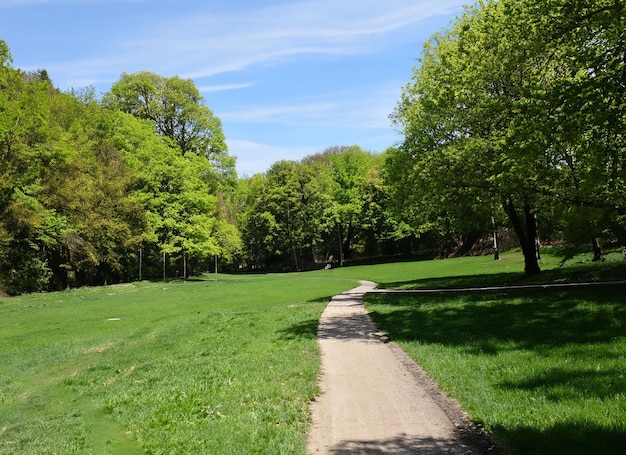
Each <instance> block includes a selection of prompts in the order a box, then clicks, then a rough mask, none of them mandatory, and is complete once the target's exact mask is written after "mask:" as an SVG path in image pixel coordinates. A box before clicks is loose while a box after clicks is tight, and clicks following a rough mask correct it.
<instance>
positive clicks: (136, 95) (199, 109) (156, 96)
mask: <svg viewBox="0 0 626 455" xmlns="http://www.w3.org/2000/svg"><path fill="white" fill-rule="evenodd" d="M103 102H104V104H105V105H107V106H109V107H113V108H115V109H119V110H121V111H123V112H126V113H129V114H132V115H134V116H135V117H138V118H141V119H146V120H150V121H151V122H152V123H153V124H154V126H155V129H156V131H157V133H158V134H160V135H161V136H163V137H166V138H169V139H170V140H171V141H172V142H173V143H174V144H176V145H177V147H178V149H179V150H180V152H181V154H183V155H185V154H186V153H193V154H196V155H198V156H203V157H205V158H207V159H209V161H210V162H211V163H212V164H213V166H214V168H215V169H216V170H217V171H218V174H219V177H220V180H224V179H226V180H228V182H229V183H230V184H233V179H234V177H235V168H234V166H235V160H234V158H233V157H230V156H229V155H228V153H227V147H226V142H225V139H224V133H223V131H222V125H221V122H220V120H219V118H217V117H216V116H215V115H213V112H211V110H210V109H209V108H208V107H207V106H206V105H205V104H204V98H203V97H202V96H201V95H200V92H199V90H198V88H197V87H196V85H195V84H194V82H193V81H191V80H189V79H182V78H180V77H177V76H174V77H169V78H167V77H162V76H159V75H156V74H154V73H150V72H147V71H143V72H139V73H134V74H127V73H123V74H122V76H121V77H120V80H119V81H118V82H116V83H115V84H113V86H112V87H111V91H110V92H109V93H107V94H106V95H105V96H104V99H103Z"/></svg>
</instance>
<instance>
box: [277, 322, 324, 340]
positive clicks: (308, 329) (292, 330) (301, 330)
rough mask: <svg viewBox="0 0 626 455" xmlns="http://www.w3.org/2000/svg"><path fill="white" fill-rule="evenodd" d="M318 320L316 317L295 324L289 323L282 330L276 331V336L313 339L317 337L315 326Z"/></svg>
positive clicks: (285, 338) (290, 338) (289, 338)
mask: <svg viewBox="0 0 626 455" xmlns="http://www.w3.org/2000/svg"><path fill="white" fill-rule="evenodd" d="M318 324H319V321H318V320H317V319H308V320H306V321H301V322H298V323H297V324H293V325H290V326H289V327H287V328H286V329H284V330H280V331H279V332H278V337H279V339H281V340H300V339H313V338H317V326H318Z"/></svg>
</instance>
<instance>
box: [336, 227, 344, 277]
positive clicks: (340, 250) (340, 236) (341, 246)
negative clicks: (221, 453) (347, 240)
mask: <svg viewBox="0 0 626 455" xmlns="http://www.w3.org/2000/svg"><path fill="white" fill-rule="evenodd" d="M337 237H338V238H339V242H338V243H339V267H343V236H342V235H341V223H337Z"/></svg>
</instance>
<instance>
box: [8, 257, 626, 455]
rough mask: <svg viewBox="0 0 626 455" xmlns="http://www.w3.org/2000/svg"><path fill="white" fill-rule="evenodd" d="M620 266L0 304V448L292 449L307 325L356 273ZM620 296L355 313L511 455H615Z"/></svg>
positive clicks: (407, 265) (250, 284)
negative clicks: (369, 318)
mask: <svg viewBox="0 0 626 455" xmlns="http://www.w3.org/2000/svg"><path fill="white" fill-rule="evenodd" d="M623 262H624V261H623V260H622V259H621V257H620V258H617V256H615V261H613V262H611V261H607V263H604V264H589V263H588V262H586V260H584V258H583V259H581V258H577V259H575V260H573V261H568V262H567V263H566V264H565V265H564V266H562V267H561V266H560V265H559V259H558V258H557V257H555V256H550V255H549V254H548V255H544V259H543V260H542V263H541V266H542V269H543V270H545V272H543V273H542V274H541V275H539V276H538V277H532V278H529V277H525V276H524V275H523V274H522V273H521V270H522V268H523V260H522V258H521V255H520V254H519V253H514V254H509V255H503V259H502V260H501V261H497V262H496V261H493V259H492V258H490V257H478V258H461V259H454V260H439V261H424V262H404V263H397V264H384V265H378V266H359V267H345V268H341V269H333V270H328V271H323V270H322V271H317V272H309V273H293V274H276V275H238V276H227V275H217V276H211V277H207V278H206V279H205V280H198V281H188V282H170V283H148V282H143V283H141V284H130V285H120V286H108V287H100V288H86V289H78V290H71V291H64V292H58V293H51V294H37V295H29V296H22V297H14V298H6V299H0V343H1V345H2V349H1V350H0V454H15V453H20V454H85V453H93V454H140V453H141V454H146V453H147V454H170V453H176V454H185V453H189V454H197V453H211V454H225V453H232V454H242V453H246V454H247V453H259V454H305V453H306V434H307V431H308V429H309V426H310V414H309V410H308V402H309V401H310V399H311V398H312V397H313V396H315V394H316V393H317V392H318V388H317V381H316V380H317V376H318V374H319V365H320V363H319V352H318V345H317V341H316V337H315V329H316V327H317V321H318V319H319V316H320V314H321V312H322V311H323V309H324V307H325V306H326V304H327V303H328V301H329V300H330V298H331V296H333V295H335V294H337V293H339V292H342V291H344V290H346V289H350V288H352V287H354V286H355V285H356V284H357V283H356V280H358V279H366V280H372V281H375V282H377V283H380V284H381V285H383V286H385V287H398V288H412V287H432V286H440V287H455V286H471V285H490V284H503V283H507V284H520V283H529V282H554V281H557V282H562V281H564V280H565V281H567V280H579V279H584V280H597V279H599V278H602V277H605V276H608V277H610V278H613V279H614V278H619V277H620V276H626V273H624V267H623ZM625 291H626V289H625V288H624V287H623V286H618V285H613V286H611V287H606V288H604V287H603V288H599V287H594V288H590V289H576V290H571V289H570V290H565V289H560V290H555V291H547V290H539V291H537V290H535V291H511V292H506V293H503V292H491V293H471V294H468V293H466V294H456V293H454V294H445V295H432V294H431V295H421V296H406V295H404V296H397V295H396V296H389V295H372V296H370V297H368V298H367V304H368V308H369V309H370V311H371V312H372V315H373V317H374V318H375V319H376V321H377V322H378V324H379V325H380V326H381V328H383V330H385V331H387V332H388V333H390V334H391V337H392V339H394V340H395V341H397V342H398V343H400V344H401V345H402V347H403V348H404V349H405V350H406V351H407V353H409V355H411V356H413V357H414V358H415V359H416V360H417V361H418V363H420V364H421V365H422V366H423V367H424V368H425V369H426V370H427V371H428V372H429V374H430V375H431V376H432V377H434V378H435V379H436V380H437V381H438V382H439V383H440V384H441V386H442V387H443V388H444V389H445V390H447V391H448V392H449V393H450V394H451V395H452V396H454V397H456V398H457V399H459V400H460V401H461V403H462V404H463V406H464V408H465V409H466V410H468V411H469V412H470V413H471V414H472V416H473V417H474V418H475V419H477V420H478V421H481V422H483V423H484V424H485V426H486V427H487V428H488V429H489V430H491V431H492V432H493V433H494V434H495V435H496V436H497V437H498V438H499V439H500V440H501V441H502V442H503V443H504V444H505V445H506V446H507V447H508V448H509V449H510V450H511V452H512V453H517V454H527V453H537V454H541V453H545V454H548V453H551V454H554V453H568V454H570V453H571V454H583V453H584V454H587V453H608V454H612V453H613V454H618V453H619V454H622V455H623V453H624V450H623V448H624V447H626V424H625V423H624V422H626V396H625V391H626V380H625V379H624V375H625V374H626V368H625V366H626V363H625V352H626V310H625V308H626V305H625V303H626V302H625V298H626V297H624V296H625V295H626V293H625Z"/></svg>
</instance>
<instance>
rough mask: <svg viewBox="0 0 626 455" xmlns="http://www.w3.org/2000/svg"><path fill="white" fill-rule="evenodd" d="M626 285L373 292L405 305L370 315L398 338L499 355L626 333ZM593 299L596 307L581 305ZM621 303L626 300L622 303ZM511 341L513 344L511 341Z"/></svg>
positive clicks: (380, 300)
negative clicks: (503, 351) (502, 351)
mask: <svg viewBox="0 0 626 455" xmlns="http://www.w3.org/2000/svg"><path fill="white" fill-rule="evenodd" d="M624 296H626V286H624V285H614V286H607V287H594V288H588V289H574V290H572V289H566V290H563V289H560V290H557V289H538V290H512V291H506V292H502V291H498V292H485V293H454V294H423V295H368V296H367V297H366V300H367V302H368V303H372V304H383V305H391V306H396V305H397V306H399V308H398V309H394V310H393V311H391V312H379V311H376V309H375V308H373V311H372V312H371V313H370V315H371V316H372V318H373V319H374V320H375V321H376V323H377V325H378V326H379V327H381V328H382V329H383V330H385V331H387V332H389V333H392V334H393V337H394V339H395V340H400V341H420V342H424V343H440V344H443V345H454V346H468V348H469V349H474V350H476V351H475V353H482V354H489V353H492V354H495V353H497V352H498V350H499V349H506V346H508V344H510V343H511V342H513V343H514V349H539V348H541V347H542V346H546V347H554V346H562V345H565V344H572V343H573V344H588V343H599V342H610V341H612V340H613V339H614V338H616V337H620V336H626V302H625V297H624ZM581 300H584V301H586V302H588V303H589V304H590V305H591V306H592V308H593V310H591V309H590V308H589V307H586V306H582V307H581V306H580V305H579V303H580V302H581ZM616 302H621V304H616ZM507 343H508V344H507Z"/></svg>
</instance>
